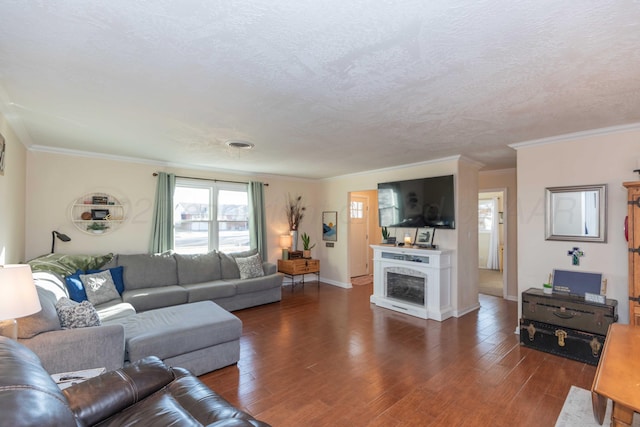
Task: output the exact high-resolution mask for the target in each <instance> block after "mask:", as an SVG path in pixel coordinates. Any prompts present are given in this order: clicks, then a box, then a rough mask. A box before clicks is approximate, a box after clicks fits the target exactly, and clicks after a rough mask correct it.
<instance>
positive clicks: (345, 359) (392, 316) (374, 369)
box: [200, 283, 595, 427]
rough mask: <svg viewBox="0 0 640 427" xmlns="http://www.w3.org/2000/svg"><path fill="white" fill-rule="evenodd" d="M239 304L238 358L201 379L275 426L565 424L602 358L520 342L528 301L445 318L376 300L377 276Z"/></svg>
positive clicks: (494, 302)
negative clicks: (571, 403) (573, 392)
mask: <svg viewBox="0 0 640 427" xmlns="http://www.w3.org/2000/svg"><path fill="white" fill-rule="evenodd" d="M282 295H283V299H282V301H281V302H280V303H275V304H268V305H265V306H260V307H255V308H251V309H247V310H241V311H237V312H234V314H236V315H237V316H238V317H239V318H240V319H242V321H243V335H242V339H241V355H240V361H239V362H238V364H237V366H229V367H227V368H224V369H221V370H218V371H215V372H212V373H209V374H206V375H203V376H201V377H200V378H201V379H202V380H203V381H204V382H205V383H206V384H207V385H208V386H209V387H211V388H212V389H213V390H216V391H217V392H218V393H220V394H221V395H222V396H223V397H224V398H226V399H227V400H229V401H230V402H231V403H233V404H235V405H237V406H239V407H241V408H244V409H246V410H247V411H248V412H250V413H251V414H253V415H254V416H256V417H257V418H259V419H262V420H264V421H266V422H268V423H270V424H272V425H273V426H301V425H304V426H349V427H358V426H384V427H390V426H536V427H540V426H553V425H554V424H555V421H556V418H557V416H558V414H559V413H560V410H561V408H562V405H563V403H564V399H565V397H566V395H567V393H568V392H569V388H570V386H571V385H576V386H579V387H583V388H586V389H588V388H590V386H591V382H592V380H593V377H594V375H595V367H593V366H590V365H587V364H584V363H580V362H575V361H572V360H568V359H564V358H561V357H557V356H553V355H549V354H546V353H542V352H538V351H535V350H531V349H528V348H522V347H520V345H519V341H518V336H517V335H515V333H514V331H515V329H516V326H517V324H518V319H517V303H515V302H509V301H505V300H503V299H501V298H498V297H492V296H483V295H481V296H480V303H481V306H482V307H481V308H480V310H478V311H475V312H473V313H470V314H467V315H466V316H463V317H461V318H457V319H456V318H453V319H448V320H446V321H444V322H436V321H433V320H422V319H418V318H415V317H411V316H408V315H404V314H400V313H396V312H394V311H390V310H386V309H382V308H378V307H376V306H374V305H371V304H370V303H369V296H370V295H371V286H370V285H367V286H355V287H354V288H353V289H348V290H347V289H341V288H337V287H334V286H330V285H325V284H321V285H320V289H318V288H317V287H316V285H315V284H314V283H307V284H306V286H305V287H304V288H302V287H299V286H296V287H295V289H294V290H293V292H291V288H290V287H285V288H284V289H283V292H282Z"/></svg>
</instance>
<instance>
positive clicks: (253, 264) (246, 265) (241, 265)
mask: <svg viewBox="0 0 640 427" xmlns="http://www.w3.org/2000/svg"><path fill="white" fill-rule="evenodd" d="M236 264H238V269H239V270H240V278H241V279H251V278H253V277H262V276H264V270H262V259H261V258H260V254H255V255H252V256H250V257H247V258H236Z"/></svg>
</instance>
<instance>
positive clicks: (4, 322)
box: [0, 264, 42, 340]
mask: <svg viewBox="0 0 640 427" xmlns="http://www.w3.org/2000/svg"><path fill="white" fill-rule="evenodd" d="M41 309H42V307H40V300H39V299H38V292H37V291H36V285H35V284H34V283H33V276H32V275H31V267H30V266H29V265H27V264H7V265H0V335H4V336H6V337H9V338H12V339H14V340H17V338H18V323H17V322H16V318H18V317H24V316H28V315H30V314H33V313H37V312H38V311H40V310H41Z"/></svg>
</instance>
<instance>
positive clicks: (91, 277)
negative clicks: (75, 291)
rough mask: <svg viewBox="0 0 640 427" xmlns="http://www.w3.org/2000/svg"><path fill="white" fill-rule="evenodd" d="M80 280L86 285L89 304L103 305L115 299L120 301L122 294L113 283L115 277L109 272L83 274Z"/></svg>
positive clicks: (85, 289)
mask: <svg viewBox="0 0 640 427" xmlns="http://www.w3.org/2000/svg"><path fill="white" fill-rule="evenodd" d="M80 280H81V281H82V284H83V285H84V291H85V292H86V293H87V298H88V299H89V302H91V303H92V304H93V305H98V304H102V303H104V302H108V301H111V300H114V299H120V294H119V293H118V290H117V289H116V285H115V284H114V283H113V277H111V272H110V271H109V270H104V271H101V272H100V273H93V274H81V275H80Z"/></svg>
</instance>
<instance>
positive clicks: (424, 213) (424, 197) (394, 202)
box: [378, 175, 456, 228]
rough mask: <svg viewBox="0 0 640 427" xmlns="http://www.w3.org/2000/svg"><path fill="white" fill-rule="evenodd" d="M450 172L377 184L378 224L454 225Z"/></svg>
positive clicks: (384, 225) (391, 225)
mask: <svg viewBox="0 0 640 427" xmlns="http://www.w3.org/2000/svg"><path fill="white" fill-rule="evenodd" d="M454 194H455V193H454V183H453V175H445V176H434V177H430V178H420V179H411V180H407V181H395V182H383V183H379V184H378V217H379V220H380V227H408V228H414V227H437V228H456V222H455V217H456V216H455V206H454Z"/></svg>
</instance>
